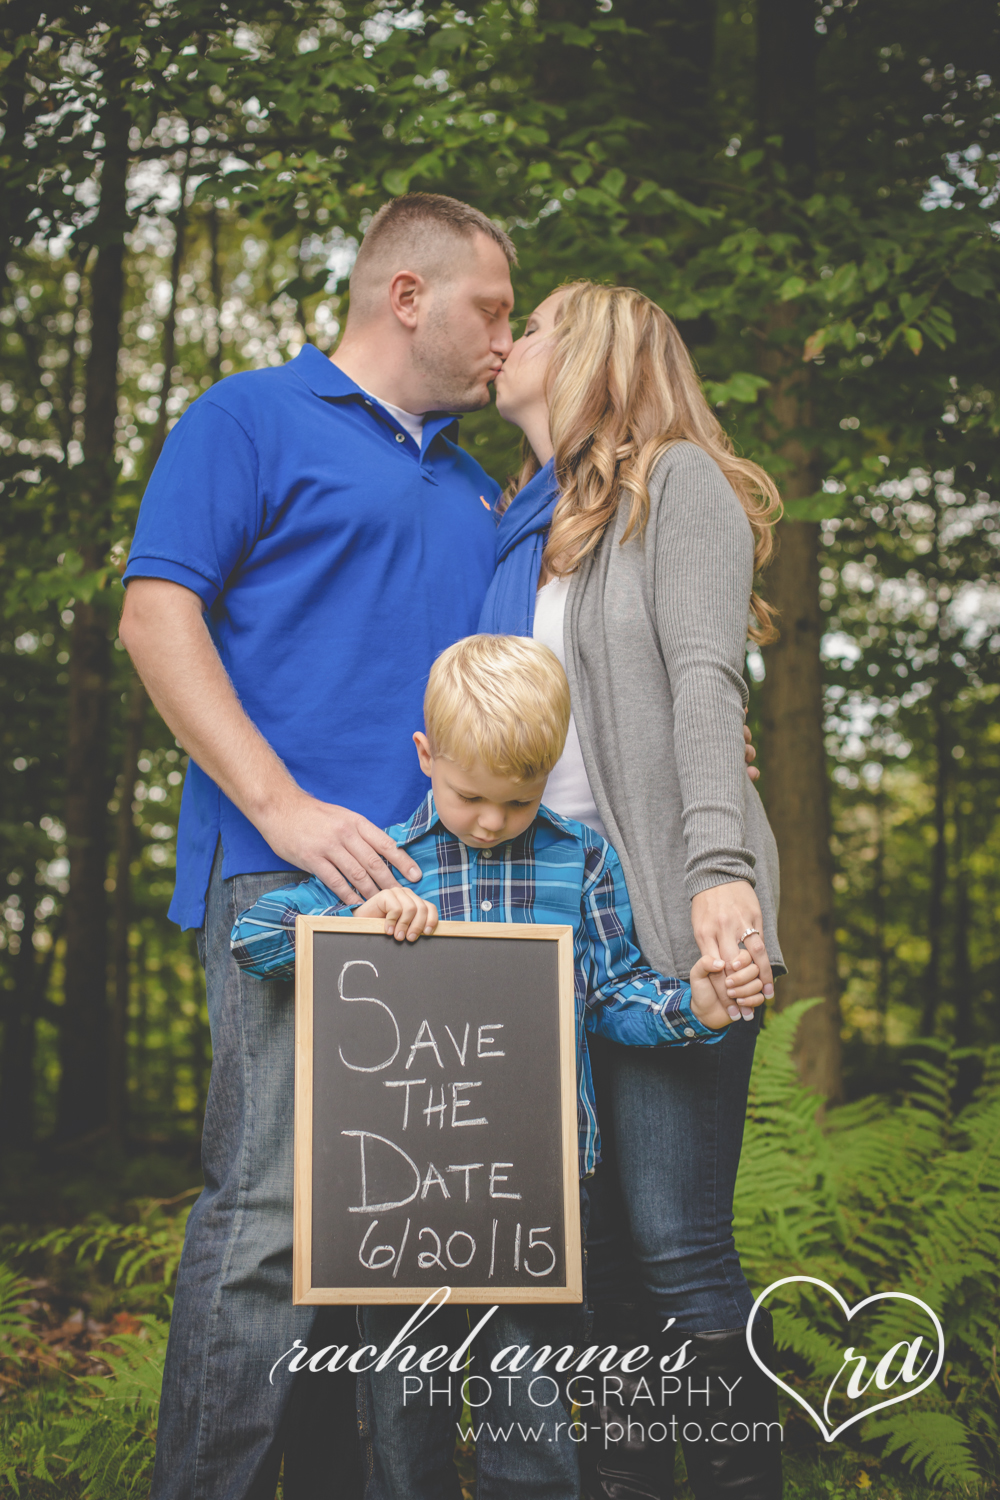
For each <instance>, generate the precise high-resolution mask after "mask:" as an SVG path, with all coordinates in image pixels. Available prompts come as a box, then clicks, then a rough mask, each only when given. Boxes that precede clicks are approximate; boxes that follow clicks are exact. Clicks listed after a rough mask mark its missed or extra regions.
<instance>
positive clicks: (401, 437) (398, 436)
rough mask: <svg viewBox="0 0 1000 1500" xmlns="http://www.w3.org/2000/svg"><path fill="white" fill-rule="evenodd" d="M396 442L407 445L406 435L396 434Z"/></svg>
mask: <svg viewBox="0 0 1000 1500" xmlns="http://www.w3.org/2000/svg"><path fill="white" fill-rule="evenodd" d="M396 442H397V443H405V442H406V437H405V435H404V434H403V433H402V432H397V433H396Z"/></svg>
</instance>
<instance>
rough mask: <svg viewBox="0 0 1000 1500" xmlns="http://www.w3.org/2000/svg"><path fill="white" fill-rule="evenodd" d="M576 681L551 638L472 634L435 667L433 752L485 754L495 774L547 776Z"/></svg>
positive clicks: (461, 758)
mask: <svg viewBox="0 0 1000 1500" xmlns="http://www.w3.org/2000/svg"><path fill="white" fill-rule="evenodd" d="M569 712H570V707H569V683H568V682H567V681H566V673H565V672H564V671H563V669H562V667H561V665H560V663H559V658H558V657H557V656H556V655H555V653H554V652H552V651H550V650H549V648H548V646H543V645H542V644H541V643H540V642H539V641H534V640H532V639H531V638H530V636H521V635H469V636H466V638H465V639H464V640H462V641H456V642H455V644H454V646H449V647H448V650H447V651H443V652H442V653H441V655H440V656H439V657H438V659H437V661H436V662H435V663H434V665H433V667H432V668H431V675H430V678H429V679H428V683H427V692H426V693H425V695H424V724H425V726H426V729H427V738H428V740H429V741H430V746H431V754H432V755H441V756H444V757H445V759H447V760H453V761H456V762H457V763H458V764H459V765H462V766H468V765H471V764H472V762H473V761H475V760H479V761H481V762H482V764H483V765H484V766H485V767H486V769H487V770H488V771H489V772H490V773H491V774H492V775H494V776H507V777H509V778H510V779H511V780H512V781H533V780H534V778H535V777H536V776H547V775H548V773H549V772H550V771H551V770H552V767H553V766H554V765H555V763H556V761H557V760H558V759H559V757H560V755H561V754H562V752H563V746H564V745H565V743H566V731H567V730H568V728H569Z"/></svg>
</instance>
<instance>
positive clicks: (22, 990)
mask: <svg viewBox="0 0 1000 1500" xmlns="http://www.w3.org/2000/svg"><path fill="white" fill-rule="evenodd" d="M32 877H33V872H32V871H31V870H30V869H29V871H28V872H27V873H26V875H25V879H24V883H23V887H22V889H23V892H24V894H23V896H22V898H21V899H22V901H23V903H24V904H23V907H22V910H23V912H24V925H23V927H22V928H21V931H20V934H19V936H20V946H19V948H18V951H17V953H16V954H14V955H13V956H12V957H11V959H10V970H11V975H12V978H13V981H14V983H13V988H12V989H10V990H9V991H8V992H7V996H6V1001H5V1004H4V1007H3V1011H2V1012H0V1014H2V1016H3V1023H4V1026H3V1051H2V1053H0V1141H2V1142H3V1144H4V1146H6V1147H7V1148H8V1149H13V1150H22V1151H24V1150H27V1149H29V1148H30V1147H31V1145H32V1144H33V1142H34V1136H35V1118H34V1117H35V1022H36V1020H37V999H38V981H39V967H40V966H39V964H38V961H37V958H36V956H35V946H34V943H33V941H32V939H33V937H34V933H35V901H36V891H35V883H34V879H33V878H32Z"/></svg>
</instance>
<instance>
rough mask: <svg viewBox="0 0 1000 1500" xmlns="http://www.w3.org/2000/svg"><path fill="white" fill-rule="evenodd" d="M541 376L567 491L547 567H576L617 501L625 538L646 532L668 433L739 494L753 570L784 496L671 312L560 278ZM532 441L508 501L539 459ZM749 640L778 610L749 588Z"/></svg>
mask: <svg viewBox="0 0 1000 1500" xmlns="http://www.w3.org/2000/svg"><path fill="white" fill-rule="evenodd" d="M553 339H554V344H553V351H552V356H551V358H550V361H549V367H548V372H547V377H546V389H547V393H548V399H549V423H550V428H551V432H552V442H553V446H554V448H555V470H556V478H557V479H558V481H559V486H560V489H561V491H562V493H561V495H560V497H559V501H558V504H557V505H556V509H555V515H554V516H553V519H552V526H551V528H550V531H549V539H548V543H547V545H546V548H545V555H544V562H543V568H544V569H545V570H547V571H548V572H549V573H552V574H555V575H566V574H568V573H572V572H573V571H574V570H575V569H576V568H577V567H578V566H579V565H580V563H581V562H582V561H583V559H584V558H585V557H586V556H587V554H588V553H590V552H592V551H593V550H594V548H595V547H596V546H597V545H598V543H599V542H600V540H601V537H602V536H603V535H604V532H605V530H606V529H607V526H608V524H609V522H610V521H611V520H612V519H613V518H614V516H615V514H616V513H617V510H618V507H619V504H620V503H621V502H622V500H624V499H626V498H627V501H628V506H629V513H628V521H627V524H626V527H625V531H624V534H623V536H622V541H623V542H626V541H628V539H629V538H630V537H633V536H634V537H636V538H638V539H641V538H642V536H643V533H644V531H645V528H646V522H647V520H648V519H649V490H648V488H647V486H648V483H649V477H650V475H651V474H652V472H653V469H654V468H655V467H656V465H657V463H658V462H659V460H660V458H661V457H662V456H663V454H664V453H665V452H666V451H667V449H668V448H669V447H671V445H672V444H674V443H677V442H682V441H686V442H689V443H696V444H697V445H698V447H699V448H702V449H703V450H704V451H705V452H706V453H707V454H708V455H709V457H710V458H712V459H714V460H715V462H716V463H717V464H718V465H719V468H720V469H721V470H722V472H723V474H724V475H725V476H726V479H727V480H728V481H729V483H730V484H731V485H732V487H733V489H734V490H735V492H736V494H737V495H738V497H739V500H740V503H741V505H742V506H743V509H744V510H745V511H746V513H747V519H748V520H749V522H750V526H751V528H752V530H753V534H754V572H755V574H756V573H759V572H760V571H761V569H762V568H763V567H764V566H765V565H766V563H767V561H768V559H769V558H770V556H771V553H772V550H773V547H774V540H773V536H772V528H773V526H774V524H775V522H776V521H777V520H778V518H779V516H780V514H781V499H780V496H779V494H778V489H777V486H776V485H775V483H774V480H773V479H772V478H771V477H770V475H769V474H766V473H765V472H764V470H763V469H762V468H761V467H760V466H759V465H758V464H755V463H751V462H750V460H749V459H745V458H740V457H738V456H737V454H736V453H735V452H734V450H733V444H732V442H731V440H730V438H729V436H728V434H727V433H726V431H725V429H724V428H723V427H722V424H721V423H720V422H719V420H718V418H717V417H716V415H715V413H714V412H713V411H712V408H711V407H710V406H709V404H708V401H707V400H706V399H705V394H704V392H703V390H702V388H701V383H700V381H699V379H698V376H697V375H696V373H695V370H694V366H693V364H692V363H691V356H690V354H689V353H688V351H687V349H686V347H685V345H684V342H683V340H682V339H681V336H680V334H679V333H678V332H677V329H676V328H675V327H674V325H673V323H672V322H671V320H670V318H668V317H667V315H666V313H665V312H663V310H662V309H661V308H659V307H657V305H656V303H655V302H651V301H650V299H649V298H648V297H644V296H643V295H642V293H641V292H637V291H635V290H634V289H633V288H632V287H625V286H599V285H597V284H595V283H594V282H592V281H578V282H572V283H570V284H569V285H568V286H566V287H565V288H564V289H563V297H562V302H561V304H560V307H559V312H558V317H557V321H556V326H555V329H554V331H553ZM538 467H539V465H538V460H537V459H536V458H535V457H534V455H533V454H532V453H531V452H530V450H528V449H526V452H525V458H524V463H523V466H522V468H521V472H520V474H519V475H518V477H517V479H516V480H515V481H514V482H513V483H512V485H511V486H510V488H509V490H508V492H507V495H506V496H505V500H506V502H507V503H509V501H510V499H511V498H513V496H514V494H516V493H517V491H518V490H519V489H521V488H522V487H523V486H524V485H525V484H527V482H528V480H529V479H530V478H531V477H532V475H533V474H535V473H536V472H537V471H538ZM750 610H751V613H752V615H753V618H754V623H753V624H752V626H751V627H750V631H749V633H750V636H751V637H752V639H753V640H755V641H758V642H761V643H766V642H767V641H771V640H774V639H775V637H776V635H777V631H776V630H775V628H774V623H773V621H774V610H773V609H772V608H771V606H770V605H769V604H767V602H766V601H765V600H764V599H762V598H761V597H760V595H759V594H758V593H756V591H755V592H753V593H752V594H751V595H750Z"/></svg>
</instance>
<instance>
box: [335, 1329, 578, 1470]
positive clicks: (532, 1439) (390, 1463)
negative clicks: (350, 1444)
mask: <svg viewBox="0 0 1000 1500" xmlns="http://www.w3.org/2000/svg"><path fill="white" fill-rule="evenodd" d="M413 1312H414V1309H413V1308H412V1307H388V1306H387V1307H363V1308H361V1309H360V1316H361V1320H362V1328H363V1332H364V1341H365V1343H370V1344H374V1345H375V1346H376V1348H379V1349H384V1348H385V1347H386V1346H387V1345H388V1344H389V1343H390V1342H391V1341H392V1339H393V1337H394V1336H395V1334H396V1333H397V1332H398V1330H399V1329H400V1328H401V1327H402V1326H403V1324H404V1323H405V1322H406V1321H407V1319H408V1318H409V1317H411V1316H412V1315H413ZM485 1312H486V1308H485V1307H476V1306H474V1307H470V1308H469V1309H468V1311H466V1309H465V1308H464V1307H445V1308H443V1309H442V1310H441V1311H439V1312H436V1313H435V1314H434V1315H433V1317H432V1318H431V1319H430V1320H429V1322H427V1323H425V1324H424V1325H423V1326H422V1327H420V1328H418V1329H417V1330H416V1331H415V1333H414V1334H413V1336H412V1338H411V1337H410V1335H407V1337H406V1340H405V1343H406V1344H410V1343H412V1344H414V1345H415V1346H416V1348H417V1349H418V1350H419V1351H420V1352H421V1353H423V1352H424V1351H426V1350H429V1349H433V1348H434V1347H435V1345H442V1344H446V1345H447V1346H448V1348H449V1349H451V1350H452V1351H454V1350H456V1349H457V1348H458V1347H459V1346H460V1345H461V1344H462V1343H463V1341H464V1340H465V1339H466V1338H467V1337H468V1333H469V1327H470V1324H469V1319H470V1318H471V1320H472V1324H471V1326H472V1327H475V1324H476V1323H477V1322H478V1321H479V1319H480V1318H481V1317H482V1316H483V1314H484V1313H485ZM582 1324H583V1310H582V1308H580V1307H579V1306H569V1305H566V1306H559V1305H556V1304H552V1305H546V1304H543V1305H537V1306H533V1307H522V1306H511V1305H506V1306H501V1307H500V1308H499V1309H498V1311H497V1312H495V1313H494V1314H493V1316H492V1318H491V1319H490V1321H489V1322H488V1323H487V1324H486V1327H485V1328H484V1329H483V1330H482V1332H481V1333H480V1334H479V1335H478V1336H477V1337H476V1340H475V1342H474V1343H473V1345H472V1354H473V1356H474V1357H473V1360H472V1363H471V1365H470V1366H469V1367H468V1369H463V1370H461V1371H459V1372H458V1373H457V1374H451V1373H450V1372H449V1371H448V1370H447V1369H442V1370H439V1371H438V1372H437V1373H436V1374H434V1375H430V1374H424V1375H421V1374H420V1373H419V1372H411V1373H409V1374H401V1373H400V1372H399V1370H398V1369H396V1368H395V1367H394V1366H393V1367H390V1368H387V1369H385V1370H381V1371H372V1372H371V1374H369V1375H368V1376H366V1377H365V1379H364V1381H363V1382H362V1383H361V1386H360V1390H359V1395H358V1403H359V1425H360V1427H361V1438H362V1444H363V1446H364V1450H365V1460H364V1461H365V1470H366V1481H367V1482H366V1485H365V1500H461V1490H460V1488H459V1483H458V1474H457V1472H456V1470H455V1467H454V1464H453V1462H452V1456H453V1454H454V1451H455V1437H456V1432H457V1424H458V1422H459V1420H460V1418H461V1415H462V1402H463V1392H462V1385H463V1382H464V1381H466V1380H467V1381H468V1385H467V1388H466V1394H467V1396H468V1399H469V1404H470V1408H471V1418H472V1421H471V1425H472V1427H473V1428H475V1429H478V1431H477V1435H476V1500H577V1497H578V1495H579V1493H580V1471H579V1464H578V1461H577V1455H576V1449H575V1447H574V1444H573V1442H572V1441H571V1440H570V1439H569V1438H568V1437H567V1436H566V1429H567V1428H568V1426H569V1423H570V1417H569V1414H568V1412H567V1410H566V1407H565V1405H564V1404H563V1396H562V1391H561V1388H560V1387H561V1381H562V1380H563V1379H565V1378H566V1377H565V1376H563V1377H559V1376H558V1375H556V1376H555V1377H553V1376H550V1375H549V1374H548V1373H547V1372H546V1371H542V1372H541V1373H539V1374H536V1373H535V1372H533V1371H530V1370H528V1371H525V1372H524V1373H523V1374H522V1375H520V1376H517V1375H511V1374H510V1373H507V1374H504V1372H503V1371H502V1370H501V1371H500V1372H499V1373H494V1372H492V1371H491V1370H490V1362H491V1361H492V1359H493V1358H494V1356H495V1355H496V1354H497V1353H498V1352H499V1351H500V1350H501V1349H503V1348H505V1347H506V1346H507V1345H510V1344H514V1345H523V1344H528V1345H530V1346H531V1348H533V1349H539V1348H540V1347H541V1346H542V1345H543V1344H551V1345H552V1346H553V1348H554V1349H558V1348H559V1347H560V1346H562V1345H565V1344H578V1343H579V1342H580V1338H581V1329H582ZM446 1363H447V1362H446ZM557 1423H561V1424H562V1431H561V1432H557V1430H556V1426H557ZM491 1429H492V1431H491Z"/></svg>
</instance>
